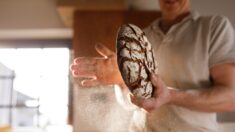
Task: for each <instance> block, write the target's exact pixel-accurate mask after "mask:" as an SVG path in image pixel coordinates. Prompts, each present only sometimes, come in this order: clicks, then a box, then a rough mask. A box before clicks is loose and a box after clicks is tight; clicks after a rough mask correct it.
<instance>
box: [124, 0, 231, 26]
mask: <svg viewBox="0 0 235 132" xmlns="http://www.w3.org/2000/svg"><path fill="white" fill-rule="evenodd" d="M128 1H129V2H130V3H131V4H130V5H131V7H132V8H134V9H140V10H158V9H159V4H158V0H128ZM191 2H192V9H193V10H197V11H198V12H199V13H200V14H203V15H211V14H219V15H225V16H227V17H228V18H229V19H230V21H231V22H232V24H233V26H234V27H235V0H191Z"/></svg>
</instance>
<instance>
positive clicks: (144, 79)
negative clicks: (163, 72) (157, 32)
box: [117, 24, 155, 98]
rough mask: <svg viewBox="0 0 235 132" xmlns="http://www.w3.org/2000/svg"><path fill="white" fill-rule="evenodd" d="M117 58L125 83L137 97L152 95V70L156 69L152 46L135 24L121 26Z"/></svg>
mask: <svg viewBox="0 0 235 132" xmlns="http://www.w3.org/2000/svg"><path fill="white" fill-rule="evenodd" d="M117 60H118V66H119V70H120V72H121V75H122V78H123V80H124V82H125V84H126V85H127V86H128V88H129V89H130V91H131V92H132V93H133V94H134V95H135V96H137V97H140V98H150V97H152V94H153V91H154V87H153V85H152V83H151V81H150V72H153V71H154V70H155V62H154V55H153V50H152V46H151V44H150V43H149V41H148V39H147V37H146V36H145V34H144V32H143V31H142V30H141V29H140V28H138V27H137V26H135V25H132V24H127V25H123V26H121V27H120V29H119V32H118V36H117Z"/></svg>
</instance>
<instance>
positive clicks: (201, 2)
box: [191, 0, 235, 27]
mask: <svg viewBox="0 0 235 132" xmlns="http://www.w3.org/2000/svg"><path fill="white" fill-rule="evenodd" d="M191 1H192V8H193V9H194V10H197V11H199V12H200V13H201V14H204V15H208V14H216V15H224V16H227V17H228V18H229V19H230V21H231V22H232V24H233V26H234V27H235V0H191Z"/></svg>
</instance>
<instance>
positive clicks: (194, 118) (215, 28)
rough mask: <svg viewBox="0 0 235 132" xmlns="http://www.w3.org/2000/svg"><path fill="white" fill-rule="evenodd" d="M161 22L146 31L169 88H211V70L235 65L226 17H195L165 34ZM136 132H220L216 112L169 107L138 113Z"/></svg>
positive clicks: (186, 19)
mask: <svg viewBox="0 0 235 132" xmlns="http://www.w3.org/2000/svg"><path fill="white" fill-rule="evenodd" d="M158 25H159V19H158V20H156V21H155V22H153V23H152V24H151V25H150V26H149V27H147V28H146V29H145V33H146V35H147V37H148V39H149V41H150V43H151V44H152V46H153V48H154V52H155V53H154V54H155V59H156V62H157V63H158V74H159V75H160V77H161V78H162V79H163V80H164V82H165V83H166V85H167V86H171V87H174V88H177V89H199V88H207V87H209V86H210V85H211V81H210V73H209V69H210V68H211V67H213V66H214V65H217V64H221V63H227V62H235V43H234V36H235V35H234V29H233V27H232V25H231V23H230V22H229V20H228V19H227V18H225V17H222V16H204V17H203V16H199V14H198V13H196V12H192V13H191V15H189V16H188V17H186V18H185V19H183V20H182V21H181V22H180V23H178V24H175V25H174V26H172V27H171V29H170V30H169V31H168V32H167V33H166V34H164V33H163V32H162V31H161V30H160V28H159V26H158ZM131 131H133V132H138V131H140V132H144V131H148V132H152V131H153V132H216V131H218V129H217V122H216V113H206V112H197V111H192V110H189V109H186V108H183V107H179V106H175V105H165V106H162V107H160V108H159V109H157V110H156V111H154V112H152V113H150V114H146V113H144V112H143V111H136V112H135V113H134V118H133V122H132V125H131Z"/></svg>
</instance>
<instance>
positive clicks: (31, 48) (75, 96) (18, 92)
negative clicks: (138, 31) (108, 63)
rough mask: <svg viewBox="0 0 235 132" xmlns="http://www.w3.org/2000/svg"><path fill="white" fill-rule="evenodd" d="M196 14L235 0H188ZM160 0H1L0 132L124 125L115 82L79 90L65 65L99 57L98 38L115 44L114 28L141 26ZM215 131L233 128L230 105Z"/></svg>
mask: <svg viewBox="0 0 235 132" xmlns="http://www.w3.org/2000/svg"><path fill="white" fill-rule="evenodd" d="M191 1H192V8H193V10H197V11H198V12H200V14H203V15H210V14H219V15H225V16H227V17H228V18H229V19H230V21H231V23H232V25H233V26H234V27H235V16H234V12H235V9H234V5H235V1H233V0H223V1H221V0H191ZM159 15H160V14H159V6H158V0H147V1H146V0H20V1H19V0H1V1H0V69H1V70H0V132H119V131H122V132H123V131H127V128H128V123H129V122H130V117H131V115H132V111H131V110H130V109H129V108H125V107H122V105H120V104H121V103H123V102H124V100H117V99H116V96H121V95H115V90H117V89H115V86H99V87H98V88H89V89H83V88H81V86H80V85H78V83H77V82H78V81H79V80H77V79H74V78H73V77H72V76H71V73H70V71H69V65H70V64H71V63H72V60H73V58H75V57H79V56H90V57H93V56H97V55H98V54H97V53H96V51H95V49H94V45H95V44H96V43H103V44H105V45H106V46H107V47H109V48H110V49H112V50H113V51H115V38H116V32H117V29H118V27H119V26H120V25H121V24H123V23H134V24H136V25H138V26H140V27H141V28H144V27H146V26H147V25H148V24H150V23H151V22H152V21H153V20H154V19H155V18H157V17H159ZM217 115H218V116H217V120H218V122H219V129H220V131H221V132H233V131H234V130H235V112H230V113H218V114H217Z"/></svg>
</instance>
